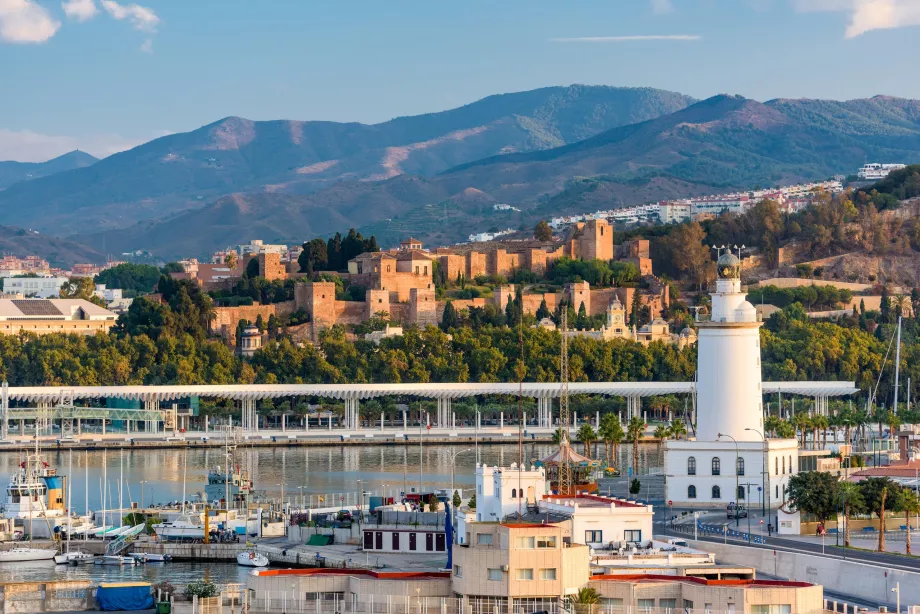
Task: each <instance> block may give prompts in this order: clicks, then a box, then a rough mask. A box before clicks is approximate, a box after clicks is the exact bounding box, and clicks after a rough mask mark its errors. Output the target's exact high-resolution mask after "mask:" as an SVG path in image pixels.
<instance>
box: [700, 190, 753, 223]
mask: <svg viewBox="0 0 920 614" xmlns="http://www.w3.org/2000/svg"><path fill="white" fill-rule="evenodd" d="M752 204H753V203H752V202H751V198H750V196H748V195H747V194H743V195H723V196H712V197H709V198H694V199H693V200H692V201H691V204H690V217H691V218H692V219H696V218H697V217H698V216H700V215H704V214H711V215H719V214H721V213H723V212H726V211H727V212H728V213H744V211H745V210H746V209H747V208H748V207H749V206H751V205H752Z"/></svg>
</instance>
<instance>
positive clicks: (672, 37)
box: [549, 34, 703, 43]
mask: <svg viewBox="0 0 920 614" xmlns="http://www.w3.org/2000/svg"><path fill="white" fill-rule="evenodd" d="M702 38H703V37H702V36H698V35H696V34H646V35H634V36H578V37H575V38H551V39H549V40H550V41H551V42H554V43H628V42H632V41H698V40H702Z"/></svg>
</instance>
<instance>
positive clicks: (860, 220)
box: [634, 188, 920, 285]
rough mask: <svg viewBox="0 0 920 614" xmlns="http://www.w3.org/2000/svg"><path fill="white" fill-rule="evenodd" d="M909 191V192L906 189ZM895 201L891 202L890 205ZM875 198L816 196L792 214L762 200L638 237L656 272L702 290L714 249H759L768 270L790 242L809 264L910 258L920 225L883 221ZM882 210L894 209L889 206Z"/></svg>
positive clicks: (919, 245)
mask: <svg viewBox="0 0 920 614" xmlns="http://www.w3.org/2000/svg"><path fill="white" fill-rule="evenodd" d="M905 189H913V188H905ZM895 200H896V199H895ZM877 201H878V202H881V201H880V200H879V198H878V197H877V191H876V195H875V196H873V194H872V193H871V192H870V193H865V192H857V193H855V194H854V193H851V192H840V193H838V194H834V195H831V194H829V193H827V192H819V193H818V194H817V195H815V197H814V199H813V201H812V204H811V206H809V207H806V208H805V209H803V210H802V211H799V212H798V213H794V214H786V213H783V212H782V211H780V208H779V205H778V204H777V203H776V202H774V201H772V200H763V201H761V202H759V203H757V204H756V205H754V206H753V207H751V208H750V209H749V210H748V211H746V212H744V213H742V214H728V213H726V214H722V215H720V216H718V217H716V218H715V219H712V220H707V221H704V222H702V223H698V222H692V223H687V224H676V225H671V226H664V227H658V228H656V229H654V230H653V231H651V232H649V231H646V230H642V231H641V233H634V234H643V235H646V236H648V238H650V239H651V248H652V256H653V259H654V260H655V263H656V267H657V268H658V269H660V272H662V273H665V274H667V275H668V276H670V277H672V278H675V279H684V280H686V281H688V282H691V283H693V284H695V285H702V284H703V283H705V282H707V281H711V280H712V279H714V277H715V268H714V266H713V251H712V249H711V246H713V245H746V246H747V247H755V248H758V249H759V250H760V252H761V254H762V255H763V257H764V260H765V263H766V264H767V265H768V266H769V267H774V268H775V267H776V266H778V259H779V248H780V247H781V246H783V245H785V244H787V243H789V242H790V241H793V240H794V241H796V242H797V243H798V244H800V245H801V246H803V247H804V250H805V253H806V254H808V255H809V256H811V257H813V258H823V257H827V256H832V255H835V254H840V253H843V252H847V251H853V250H861V251H865V252H867V253H870V254H896V255H897V254H901V255H904V254H914V253H915V252H917V251H920V219H918V218H916V217H913V216H893V215H887V216H886V215H882V214H881V213H880V212H879V211H880V208H881V207H880V206H879V204H878V203H877ZM883 207H884V208H894V206H893V205H891V204H890V203H888V204H884V205H883Z"/></svg>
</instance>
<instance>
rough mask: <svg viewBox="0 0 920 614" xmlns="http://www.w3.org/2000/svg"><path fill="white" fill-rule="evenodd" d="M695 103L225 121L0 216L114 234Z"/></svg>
mask: <svg viewBox="0 0 920 614" xmlns="http://www.w3.org/2000/svg"><path fill="white" fill-rule="evenodd" d="M692 102H693V99H692V98H690V97H687V96H683V95H681V94H675V93H672V92H664V91H660V90H652V89H647V88H614V87H605V86H570V87H551V88H543V89H540V90H533V91H529V92H520V93H514V94H503V95H499V96H490V97H488V98H485V99H483V100H480V101H477V102H474V103H471V104H468V105H465V106H463V107H460V108H457V109H451V110H448V111H443V112H440V113H430V114H426V115H420V116H415V117H401V118H396V119H393V120H390V121H388V122H383V123H381V124H375V125H365V124H359V123H336V122H317V121H307V122H303V121H289V120H277V121H266V122H256V121H252V120H248V119H244V118H239V117H228V118H224V119H222V120H220V121H218V122H215V123H213V124H209V125H207V126H203V127H202V128H199V129H197V130H193V131H191V132H187V133H181V134H173V135H169V136H165V137H162V138H159V139H156V140H154V141H150V142H149V143H145V144H143V145H140V146H138V147H135V148H134V149H131V150H129V151H126V152H122V153H119V154H115V155H113V156H110V157H108V158H106V159H104V160H102V161H100V162H99V163H97V164H95V165H94V166H93V167H92V168H89V169H84V170H83V171H75V172H70V173H66V174H59V175H56V176H52V177H47V178H44V179H42V180H38V181H35V182H34V183H33V184H32V185H29V186H26V185H22V184H20V185H16V186H13V187H12V188H11V189H10V190H8V191H6V192H5V193H4V194H2V195H0V211H3V213H4V215H5V216H8V217H9V221H10V222H12V223H18V224H21V225H27V226H32V225H35V226H36V227H39V228H42V229H43V230H46V231H50V232H64V231H68V230H69V231H70V232H92V231H95V230H98V229H99V228H100V227H102V228H123V227H127V226H131V225H133V224H134V223H135V222H136V221H138V220H144V219H152V218H161V217H164V216H168V215H171V214H175V213H178V212H182V211H185V210H190V209H196V208H200V207H201V206H203V205H204V204H206V203H207V202H210V201H213V200H216V199H218V198H220V197H222V196H225V195H228V194H233V193H237V192H250V191H261V190H268V191H271V192H291V193H310V192H315V191H316V190H319V189H322V188H324V187H327V186H329V185H332V184H334V183H336V182H340V181H343V180H344V181H354V180H363V181H376V180H381V179H387V178H391V177H394V176H396V175H399V174H401V173H411V174H416V175H422V176H427V175H433V174H435V173H437V172H440V171H442V170H445V169H447V168H449V167H451V166H455V165H457V164H462V163H464V162H469V161H471V160H476V159H479V158H482V157H485V156H489V155H494V154H498V153H501V152H507V151H531V150H534V149H538V148H541V147H550V146H554V145H556V144H558V143H557V142H556V141H555V140H553V139H560V140H561V142H563V143H568V142H571V140H569V139H576V140H577V139H578V138H582V136H583V135H585V134H596V133H597V132H600V131H603V130H606V129H608V128H611V127H613V126H619V125H623V124H625V123H630V122H633V121H636V120H637V119H647V118H649V117H654V116H656V115H657V114H660V113H669V112H672V111H674V110H676V109H679V108H683V107H684V106H686V105H687V104H690V103H692ZM547 135H550V137H551V138H547ZM26 205H28V206H26Z"/></svg>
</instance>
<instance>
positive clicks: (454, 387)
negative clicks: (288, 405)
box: [9, 382, 858, 402]
mask: <svg viewBox="0 0 920 614" xmlns="http://www.w3.org/2000/svg"><path fill="white" fill-rule="evenodd" d="M694 386H695V384H694V382H572V383H570V384H569V393H570V394H602V395H607V396H618V397H632V398H637V397H648V396H659V395H666V394H688V393H690V392H692V391H693V389H694ZM518 388H519V385H518V384H516V383H466V384H443V383H438V384H227V385H209V386H10V387H9V398H10V399H13V400H17V401H36V402H37V401H56V400H58V399H59V398H61V395H62V393H63V394H66V395H67V396H69V397H72V398H74V399H101V398H114V399H131V400H141V401H174V400H177V399H182V398H185V397H190V396H197V397H205V398H222V399H234V400H249V399H269V398H277V397H291V396H316V397H324V398H328V399H359V400H360V399H374V398H378V397H384V396H391V395H398V396H416V397H422V398H428V399H459V398H463V397H471V396H477V395H490V394H507V395H517V394H518ZM521 388H522V391H523V395H524V396H525V397H543V398H547V397H549V398H555V397H558V396H560V394H561V389H560V385H559V383H557V382H550V383H539V382H525V383H524V384H523V386H522V387H521ZM762 388H763V392H764V393H766V394H769V393H775V392H782V393H783V394H798V395H805V396H825V397H833V396H843V395H849V394H853V393H855V392H858V389H857V388H856V386H855V384H854V383H853V382H764V383H763V386H762Z"/></svg>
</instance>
